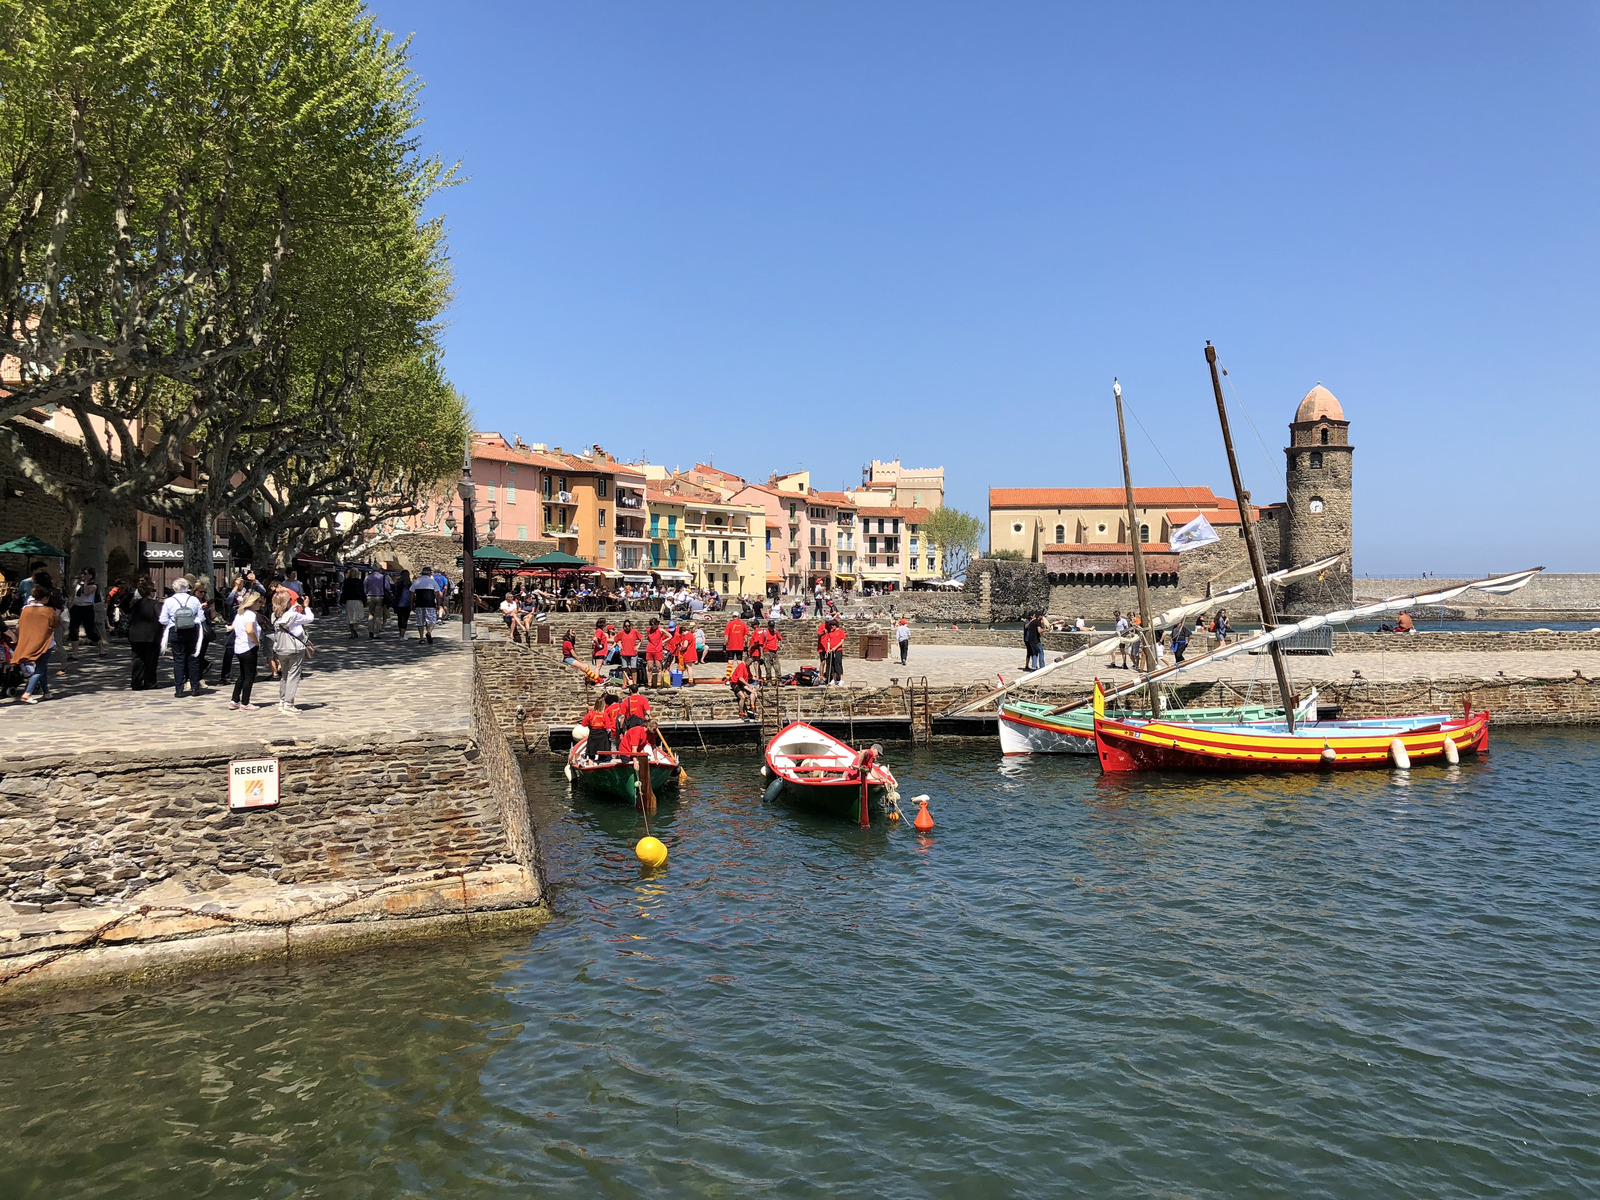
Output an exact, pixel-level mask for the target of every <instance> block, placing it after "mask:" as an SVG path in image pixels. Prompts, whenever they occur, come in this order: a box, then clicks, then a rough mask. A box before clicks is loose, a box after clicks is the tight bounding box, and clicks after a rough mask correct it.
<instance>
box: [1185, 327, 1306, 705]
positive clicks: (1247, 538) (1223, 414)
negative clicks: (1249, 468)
mask: <svg viewBox="0 0 1600 1200" xmlns="http://www.w3.org/2000/svg"><path fill="white" fill-rule="evenodd" d="M1206 363H1207V365H1208V366H1210V368H1211V390H1212V391H1213V392H1215V393H1216V397H1217V420H1218V421H1219V422H1221V424H1222V445H1223V448H1224V449H1225V450H1227V452H1228V470H1229V471H1231V472H1232V473H1233V494H1234V496H1235V498H1237V500H1238V501H1239V528H1240V530H1241V531H1242V532H1243V533H1244V547H1245V552H1246V553H1247V554H1249V556H1250V573H1251V574H1252V575H1254V576H1255V580H1256V599H1257V601H1258V602H1259V603H1260V605H1261V627H1262V628H1263V629H1275V628H1277V625H1278V619H1277V614H1276V611H1275V610H1274V608H1273V606H1272V588H1271V587H1270V586H1269V585H1268V583H1267V568H1266V563H1264V562H1263V561H1262V560H1261V547H1260V545H1259V544H1258V543H1257V542H1256V531H1255V526H1254V525H1253V524H1252V522H1251V520H1250V493H1249V492H1247V491H1245V490H1244V480H1243V479H1241V478H1240V477H1239V460H1238V458H1237V457H1236V456H1235V455H1234V453H1233V433H1232V432H1231V431H1230V430H1229V428H1228V406H1227V405H1226V404H1224V403H1223V402H1222V379H1221V377H1220V376H1218V374H1217V351H1216V348H1215V347H1213V346H1212V345H1211V343H1210V342H1207V343H1206ZM1271 651H1272V669H1273V671H1275V672H1276V673H1277V676H1278V694H1279V695H1281V696H1282V697H1283V716H1284V719H1285V720H1286V721H1288V723H1289V732H1290V733H1293V732H1294V697H1293V696H1292V695H1291V694H1290V693H1289V672H1288V670H1287V669H1286V668H1285V666H1284V662H1283V647H1282V646H1281V645H1279V644H1278V643H1277V642H1273V643H1272V645H1271Z"/></svg>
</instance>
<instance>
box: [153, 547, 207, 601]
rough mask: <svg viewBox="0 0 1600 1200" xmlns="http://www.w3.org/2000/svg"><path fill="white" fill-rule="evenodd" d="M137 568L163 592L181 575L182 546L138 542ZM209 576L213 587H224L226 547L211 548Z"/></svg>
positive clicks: (158, 590)
mask: <svg viewBox="0 0 1600 1200" xmlns="http://www.w3.org/2000/svg"><path fill="white" fill-rule="evenodd" d="M139 568H140V570H141V571H142V572H143V573H144V574H146V575H148V576H150V582H151V583H153V584H155V585H156V591H157V592H159V593H163V594H164V593H165V592H166V590H167V589H168V588H170V587H171V586H172V581H173V580H174V579H179V578H181V577H182V576H183V546H182V545H181V544H179V543H177V542H140V543H139ZM211 577H212V584H213V586H214V587H226V586H227V577H228V548H227V547H226V546H213V547H212V548H211Z"/></svg>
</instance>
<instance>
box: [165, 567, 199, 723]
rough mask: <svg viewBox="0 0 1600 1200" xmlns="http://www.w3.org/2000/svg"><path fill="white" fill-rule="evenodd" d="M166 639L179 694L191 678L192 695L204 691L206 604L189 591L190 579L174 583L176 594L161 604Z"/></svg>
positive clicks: (173, 591) (178, 580)
mask: <svg viewBox="0 0 1600 1200" xmlns="http://www.w3.org/2000/svg"><path fill="white" fill-rule="evenodd" d="M158 619H159V620H160V622H161V625H162V630H163V633H162V640H163V641H165V642H166V643H167V645H168V647H170V648H171V650H172V679H173V683H174V684H175V687H176V690H175V693H174V694H175V695H176V696H182V695H183V685H184V682H185V681H186V680H187V681H188V684H189V694H190V695H191V696H198V695H199V694H200V690H201V689H200V659H199V656H198V654H197V653H196V652H197V651H198V650H199V648H200V624H201V622H202V621H204V620H205V606H204V605H202V604H201V603H200V601H198V600H196V599H195V598H194V597H193V596H192V595H190V592H189V581H188V580H187V579H183V578H181V577H180V578H178V579H175V580H173V582H172V595H170V596H168V597H167V599H166V602H165V603H164V604H162V606H161V616H160V617H159V618H158Z"/></svg>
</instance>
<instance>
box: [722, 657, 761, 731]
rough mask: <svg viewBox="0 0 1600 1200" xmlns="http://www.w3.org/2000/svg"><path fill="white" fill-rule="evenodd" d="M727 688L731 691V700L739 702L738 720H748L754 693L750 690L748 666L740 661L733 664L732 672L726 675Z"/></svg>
mask: <svg viewBox="0 0 1600 1200" xmlns="http://www.w3.org/2000/svg"><path fill="white" fill-rule="evenodd" d="M728 686H729V687H730V688H732V689H733V698H734V699H735V700H737V701H738V702H739V719H740V720H741V721H748V720H749V719H750V700H751V698H752V697H753V696H754V694H755V693H754V692H752V691H751V690H750V687H751V685H750V664H749V663H746V662H744V661H743V660H742V659H741V660H740V661H739V662H736V663H734V664H733V670H732V671H730V672H729V673H728Z"/></svg>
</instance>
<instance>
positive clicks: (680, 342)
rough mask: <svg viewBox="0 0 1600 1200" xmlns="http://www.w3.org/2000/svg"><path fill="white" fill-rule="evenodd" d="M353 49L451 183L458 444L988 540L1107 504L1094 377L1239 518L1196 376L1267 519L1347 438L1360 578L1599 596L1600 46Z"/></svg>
mask: <svg viewBox="0 0 1600 1200" xmlns="http://www.w3.org/2000/svg"><path fill="white" fill-rule="evenodd" d="M372 10H373V12H374V13H375V15H376V17H377V19H378V20H379V22H380V23H381V24H383V25H384V26H385V27H387V28H390V29H393V30H395V31H396V32H398V33H399V34H401V35H405V34H410V33H413V32H414V37H413V39H412V43H411V47H412V54H413V63H414V66H415V68H416V70H417V71H418V73H419V74H420V76H421V77H422V78H423V79H424V80H425V81H426V87H425V89H424V91H423V95H422V109H423V113H424V115H425V118H426V124H425V126H424V127H423V129H422V130H421V138H422V143H423V146H424V148H425V149H426V150H427V151H429V152H431V153H437V154H439V155H440V156H441V157H443V158H444V159H446V160H447V161H452V162H453V161H456V160H458V159H459V160H460V161H461V165H462V171H463V174H464V176H465V177H466V178H465V181H464V182H463V183H462V184H461V185H460V186H458V187H456V188H453V189H450V190H448V191H446V192H445V193H444V194H443V195H442V197H441V198H440V202H439V207H438V211H439V212H440V213H441V214H442V215H443V217H444V219H445V222H446V225H447V228H448V231H449V239H450V245H451V250H452V256H453V260H454V263H455V268H456V272H457V289H456V291H457V298H456V301H455V304H454V306H453V308H452V309H451V311H450V314H449V321H450V326H449V328H448V329H447V330H446V331H445V342H446V346H447V350H448V354H447V358H446V368H447V370H448V371H449V373H450V375H451V377H452V379H453V380H455V382H456V383H457V384H458V386H460V387H461V389H462V390H463V392H464V393H465V394H466V395H467V397H468V399H469V401H470V402H471V403H472V405H473V408H474V412H475V419H476V421H477V423H478V424H479V425H480V426H482V427H483V428H486V429H497V430H501V431H503V432H506V433H507V434H510V433H513V432H516V433H520V434H521V435H522V436H523V437H524V438H525V439H526V440H529V441H543V442H546V443H547V444H551V445H554V444H562V445H573V444H580V443H581V444H591V443H594V442H598V443H599V444H601V445H602V446H605V447H607V449H608V450H611V451H612V452H613V453H616V454H618V455H619V456H622V457H628V458H637V457H639V456H640V455H641V454H647V455H648V456H649V457H650V458H651V459H652V460H653V461H655V462H658V463H662V464H664V465H669V466H670V465H674V464H677V465H683V466H687V465H689V464H692V463H693V462H694V461H697V460H698V461H707V460H710V461H714V462H716V463H717V464H718V465H721V466H724V467H726V468H727V469H731V470H738V471H739V472H740V473H741V474H744V475H746V476H747V477H749V478H753V479H765V478H766V476H767V475H768V474H769V473H772V472H777V473H783V472H786V471H791V470H795V469H802V468H804V469H809V470H811V471H812V472H813V475H814V477H815V478H816V479H817V481H818V483H819V486H824V487H826V488H828V489H830V490H831V489H835V488H838V487H841V486H854V485H855V483H856V481H857V479H858V478H859V473H860V467H861V465H862V464H863V463H865V462H868V461H870V460H871V459H872V458H874V457H876V458H883V459H893V458H896V457H898V458H900V459H901V460H902V461H903V462H906V463H914V464H917V465H934V466H943V467H944V468H945V472H946V483H947V488H948V491H947V501H948V502H949V503H950V504H951V505H952V506H953V507H957V508H961V509H964V510H966V511H968V512H972V513H974V514H976V515H978V516H979V517H981V518H983V519H984V520H985V521H986V522H987V505H986V496H987V492H988V489H989V488H991V487H1027V486H1115V485H1117V484H1118V483H1120V465H1119V461H1118V455H1117V448H1116V425H1115V417H1114V414H1113V411H1112V407H1111V379H1112V377H1113V376H1118V377H1120V379H1121V381H1122V385H1123V388H1124V396H1125V399H1126V401H1127V402H1128V405H1129V409H1130V414H1131V418H1130V421H1129V428H1128V437H1129V451H1130V456H1131V458H1132V464H1133V471H1134V476H1135V480H1136V482H1138V483H1140V484H1141V485H1163V484H1173V483H1180V484H1190V485H1194V484H1203V485H1205V486H1209V487H1211V488H1212V489H1213V490H1215V491H1217V492H1218V494H1220V495H1227V494H1229V493H1230V490H1231V489H1228V488H1227V487H1219V486H1218V485H1219V484H1225V482H1226V481H1227V479H1228V472H1227V468H1226V465H1225V463H1224V462H1223V458H1222V453H1221V446H1220V439H1219V438H1218V435H1217V430H1216V419H1215V411H1214V407H1213V404H1212V399H1211V394H1210V385H1209V380H1208V377H1207V373H1206V369H1205V363H1204V359H1203V356H1202V352H1203V348H1204V345H1205V342H1206V340H1207V339H1210V340H1212V341H1214V342H1215V343H1216V345H1217V347H1218V350H1219V352H1220V354H1221V357H1222V361H1223V362H1224V363H1225V364H1226V365H1227V366H1228V367H1229V369H1230V372H1231V374H1230V376H1229V384H1230V391H1229V393H1228V402H1229V405H1230V410H1231V411H1232V414H1233V421H1234V425H1235V438H1236V441H1237V443H1238V447H1239V454H1240V458H1241V467H1242V469H1243V472H1244V475H1245V482H1246V486H1247V487H1249V488H1250V489H1251V491H1252V493H1253V494H1254V495H1255V496H1256V497H1257V499H1258V500H1263V501H1267V502H1271V501H1276V500H1281V499H1283V498H1284V484H1283V465H1284V464H1283V454H1282V447H1283V446H1284V445H1286V444H1287V434H1288V429H1287V425H1288V422H1289V420H1290V418H1291V417H1292V415H1293V412H1294V409H1295V406H1296V404H1297V403H1298V402H1299V400H1300V398H1301V397H1302V396H1304V395H1305V393H1306V392H1307V391H1309V390H1310V389H1311V387H1312V386H1313V385H1314V384H1316V383H1317V382H1318V381H1321V382H1322V384H1323V385H1324V386H1325V387H1327V388H1328V389H1329V390H1331V391H1332V392H1333V393H1334V395H1336V396H1337V397H1338V398H1339V400H1340V401H1341V402H1342V404H1343V405H1344V407H1345V409H1346V413H1347V415H1348V417H1349V419H1350V421H1351V431H1350V432H1351V441H1352V443H1353V444H1354V446H1355V459H1354V470H1355V531H1356V545H1355V547H1354V553H1355V567H1356V573H1357V574H1361V573H1362V572H1363V569H1366V570H1371V571H1374V572H1377V573H1380V574H1393V573H1407V574H1409V573H1411V572H1413V571H1418V572H1420V571H1424V570H1426V571H1435V570H1437V571H1438V573H1440V574H1443V571H1444V564H1449V563H1453V564H1457V565H1458V566H1459V565H1460V564H1462V563H1467V562H1471V561H1472V560H1474V559H1478V560H1481V561H1483V562H1485V563H1486V564H1487V563H1490V562H1493V563H1495V564H1497V565H1501V566H1503V565H1505V564H1506V562H1507V560H1509V559H1511V558H1512V555H1516V556H1517V557H1518V558H1525V559H1526V560H1527V561H1526V562H1525V563H1524V562H1520V561H1513V562H1512V566H1513V567H1520V566H1524V565H1534V564H1537V563H1543V564H1544V565H1545V566H1547V567H1549V568H1550V569H1551V570H1559V571H1569V572H1570V571H1594V570H1600V538H1596V537H1594V536H1593V535H1591V534H1590V533H1589V532H1588V527H1587V522H1586V520H1585V519H1581V518H1580V514H1586V513H1587V511H1588V509H1589V508H1591V507H1592V504H1593V498H1594V495H1595V488H1594V484H1593V482H1592V478H1593V468H1592V467H1591V465H1590V462H1589V460H1590V459H1591V457H1592V456H1593V454H1594V451H1595V448H1596V447H1597V446H1600V382H1597V381H1600V322H1597V320H1596V318H1597V316H1600V221H1597V220H1596V217H1595V214H1596V213H1597V212H1600V163H1597V162H1596V160H1595V156H1594V154H1593V147H1594V145H1596V144H1597V143H1600V119H1597V118H1600V110H1597V102H1596V96H1597V95H1600V88H1597V86H1596V85H1597V84H1600V53H1597V51H1600V9H1597V8H1595V7H1594V6H1592V5H1580V4H1560V3H1557V4H1551V5H1546V6H1539V7H1534V8H1515V9H1513V8H1502V7H1497V6H1492V5H1476V6H1472V5H1468V6H1459V5H1444V4H1438V3H1434V4H1429V3H1420V4H1416V5H1408V6H1404V7H1401V8H1392V7H1388V6H1381V5H1374V4H1356V5H1350V6H1341V7H1340V8H1339V9H1338V10H1337V11H1332V10H1327V11H1324V10H1315V9H1305V8H1294V7H1281V6H1273V5H1248V4H1245V5H1232V6H1224V7H1223V8H1221V9H1218V10H1207V11H1203V12H1202V11H1200V10H1195V9H1192V8H1189V7H1186V6H1182V5H1177V4H1167V5H1162V4H1156V5H1152V6H1144V7H1141V8H1139V9H1137V10H1128V9H1104V8H1085V9H1077V8H1070V7H1061V6H1052V5H1044V4H1032V3H1016V4H1010V5H1005V6H1000V7H995V8H988V9H984V10H981V11H980V10H975V9H968V8H962V7H960V6H954V5H942V4H934V5H909V4H903V3H892V2H891V3H885V4H882V5H875V6H869V7H860V6H848V5H839V4H832V5H830V4H822V5H818V6H812V7H808V8H806V9H804V10H793V9H788V10H786V9H774V8H746V7H740V6H735V5H728V4H722V3H708V2H702V3H690V4H688V5H682V6H674V7H670V8H661V7H654V6H650V5H644V4H638V3H629V2H627V0H621V2H619V3H618V4H615V5H610V6H604V7H582V6H579V7H572V6H562V5H554V4H548V3H538V2H536V3H533V4H529V5H516V6H513V5H496V4H487V3H486V4H482V5H474V6H470V7H462V8H450V9H442V8H439V7H437V6H430V5H423V4H419V3H416V2H415V0H379V2H378V3H376V4H375V5H373V6H372ZM1147 435H1148V437H1149V438H1150V439H1153V441H1154V445H1153V446H1152V443H1151V441H1150V440H1147ZM1530 497H1536V499H1535V500H1532V501H1530ZM1530 514H1536V515H1530ZM1547 514H1548V515H1547ZM1472 573H1477V572H1472Z"/></svg>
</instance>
